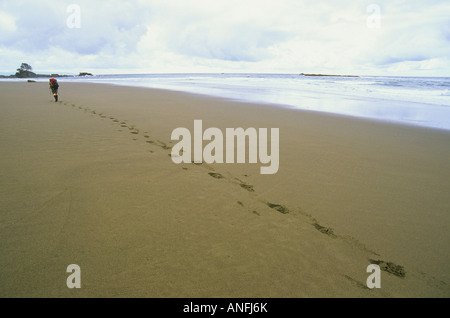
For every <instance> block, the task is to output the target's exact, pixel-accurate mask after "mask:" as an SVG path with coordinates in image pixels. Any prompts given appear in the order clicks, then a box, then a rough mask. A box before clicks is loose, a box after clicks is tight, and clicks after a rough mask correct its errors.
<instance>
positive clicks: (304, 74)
mask: <svg viewBox="0 0 450 318" xmlns="http://www.w3.org/2000/svg"><path fill="white" fill-rule="evenodd" d="M299 75H303V76H333V77H359V76H358V75H332V74H307V73H300V74H299Z"/></svg>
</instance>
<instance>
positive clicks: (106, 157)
mask: <svg viewBox="0 0 450 318" xmlns="http://www.w3.org/2000/svg"><path fill="white" fill-rule="evenodd" d="M45 86H46V83H39V82H36V83H26V82H25V83H8V84H5V83H4V82H0V91H1V96H2V97H0V99H1V101H2V103H1V104H2V105H1V106H0V111H1V112H2V114H1V115H2V116H1V117H0V118H1V119H0V121H1V123H2V128H1V132H2V137H1V139H0V141H1V144H2V147H3V149H4V153H5V155H4V156H3V158H2V159H1V160H2V166H3V167H4V172H3V175H2V181H1V183H0V185H1V188H0V190H1V191H0V193H1V195H2V200H3V201H4V202H6V203H5V205H4V207H3V208H2V218H1V222H0V226H1V227H2V233H1V239H2V242H4V244H2V247H1V251H0V252H1V254H2V255H6V257H5V258H3V259H2V261H1V263H0V268H1V272H2V276H1V278H0V283H1V286H3V287H2V288H0V294H1V295H2V296H4V297H23V296H25V297H28V296H31V297H36V296H37V297H39V296H44V297H47V296H48V297H73V296H74V294H71V293H70V290H68V289H67V287H66V286H65V285H64V282H65V278H66V273H65V272H64V269H63V270H62V271H61V270H60V268H61V266H63V268H65V267H64V265H65V266H67V265H69V264H73V263H75V264H78V263H81V264H79V265H80V267H81V269H82V272H83V273H85V274H83V275H84V276H83V278H82V282H83V283H84V284H85V285H83V286H84V287H83V288H81V289H80V291H79V293H77V294H76V295H78V296H75V297H96V296H106V297H115V296H119V297H120V296H125V297H128V296H130V297H141V296H144V297H282V298H284V297H429V296H430V297H448V295H449V287H448V284H449V283H450V273H449V271H448V266H447V263H446V261H447V255H448V248H447V247H446V246H448V244H446V243H447V242H448V241H449V234H448V231H447V225H448V224H449V216H448V215H447V214H448V213H447V211H448V208H449V206H450V201H449V199H448V198H447V197H448V196H447V193H446V192H447V191H446V189H449V188H450V184H449V182H450V181H449V180H450V175H449V173H450V169H449V163H448V162H447V161H448V160H446V158H448V157H449V156H448V155H449V154H450V153H449V152H450V150H448V144H449V142H450V132H449V131H446V130H440V129H432V128H423V127H416V126H409V125H400V124H392V123H386V122H378V121H374V120H369V119H360V118H353V117H347V116H344V115H335V114H331V115H329V114H324V113H317V112H314V111H304V110H299V109H288V108H286V109H281V108H276V107H273V106H271V105H260V104H258V103H249V102H236V101H232V100H226V99H222V98H215V97H209V96H204V95H197V94H192V93H182V92H174V91H169V90H160V89H152V88H138V87H126V86H113V85H108V84H97V85H91V84H87V83H69V82H66V83H64V86H61V87H60V102H58V103H52V102H50V100H51V96H50V95H48V96H47V95H46V93H47V89H46V87H45ZM195 119H202V120H203V123H204V127H205V128H206V127H217V128H219V129H222V130H223V131H225V128H227V127H244V128H245V127H256V128H271V127H279V128H280V145H279V147H280V169H279V171H278V172H277V173H276V174H275V175H261V174H260V173H259V167H260V165H259V164H257V165H255V164H249V163H245V164H204V163H203V164H202V165H194V164H180V165H176V164H174V163H173V162H172V161H171V158H170V157H169V156H170V149H169V148H170V147H172V146H173V145H174V144H175V142H173V141H171V140H170V134H171V132H172V131H173V130H174V129H175V128H177V127H187V128H188V129H191V131H192V128H193V123H194V120H195ZM218 175H220V176H221V178H216V177H214V176H218ZM245 186H251V187H245ZM249 189H252V190H253V191H251V190H249ZM280 207H282V208H284V209H285V210H283V209H282V208H280ZM282 211H284V212H287V213H284V212H282ZM369 260H375V261H376V260H382V261H384V262H392V263H394V264H396V265H398V266H401V267H403V268H404V270H405V272H406V276H405V277H398V276H396V275H394V274H392V273H386V272H382V288H381V289H379V290H370V289H368V288H365V279H366V278H367V275H368V274H367V273H366V271H365V269H366V267H367V265H369V264H370V261H369ZM108 264H113V265H114V266H108ZM36 266H38V267H37V269H36ZM37 273H39V275H41V276H39V275H38V274H37ZM19 277H21V278H20V279H19ZM61 281H62V282H63V283H62V284H61ZM39 284H40V285H39ZM36 286H40V287H39V288H37V287H36Z"/></svg>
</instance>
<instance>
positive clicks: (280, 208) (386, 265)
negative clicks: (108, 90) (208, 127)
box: [59, 101, 406, 288]
mask: <svg viewBox="0 0 450 318" xmlns="http://www.w3.org/2000/svg"><path fill="white" fill-rule="evenodd" d="M59 103H60V104H61V103H62V104H64V105H66V106H69V107H72V108H73V109H78V110H82V111H84V112H85V113H89V114H91V116H98V117H100V118H102V119H109V120H111V121H112V122H113V123H114V124H117V125H118V126H119V127H120V128H123V129H128V132H129V133H130V134H132V135H136V136H137V135H139V134H141V133H142V136H143V137H144V140H145V142H146V143H147V144H150V145H153V146H157V147H160V148H161V149H162V150H171V149H172V147H170V146H168V145H167V144H166V143H164V142H162V141H160V140H151V139H150V135H149V133H148V132H147V131H143V132H141V131H140V130H139V129H138V128H137V127H136V126H135V125H132V124H130V123H127V121H126V120H123V121H121V120H119V119H117V118H115V117H113V116H107V115H105V114H104V113H99V112H97V111H95V110H93V109H91V108H90V107H88V106H78V105H75V104H70V103H68V102H62V101H60V102H59ZM119 130H120V131H122V129H119ZM133 140H137V138H134V139H133ZM149 152H151V153H153V152H154V151H153V150H149ZM168 155H169V156H171V153H169V154H168ZM192 163H193V164H194V165H196V166H199V167H202V168H205V169H207V170H208V171H209V172H208V175H209V176H211V177H212V178H215V179H220V180H224V181H228V182H230V183H232V184H236V185H238V186H240V187H241V188H242V189H244V190H246V191H248V192H249V193H255V191H256V190H255V189H254V187H253V186H252V185H250V184H248V183H246V182H244V181H242V180H240V179H239V178H236V177H233V176H230V177H225V176H224V175H223V174H221V173H218V172H216V171H215V169H214V168H212V167H211V166H210V165H208V164H206V163H197V162H192ZM182 169H183V170H188V168H186V167H182ZM245 176H247V175H245ZM257 200H259V201H260V202H262V203H263V204H265V205H267V206H268V207H269V208H271V209H273V210H274V211H277V212H279V213H281V214H288V213H290V212H291V211H290V210H289V209H288V208H287V207H286V206H284V205H281V204H278V203H272V202H267V201H264V200H261V199H257ZM237 204H238V205H239V206H241V207H242V208H245V205H244V203H243V202H242V201H237ZM251 212H252V213H253V214H255V215H258V216H260V215H261V214H260V213H259V212H258V211H255V210H253V211H251ZM296 212H298V213H299V214H301V215H303V216H304V217H306V218H307V219H308V220H309V223H310V224H311V225H312V226H313V227H314V228H315V229H316V230H318V231H319V232H321V233H323V234H325V235H327V236H329V237H330V238H333V239H337V238H341V239H344V240H348V237H343V236H339V235H337V234H335V233H334V231H333V229H332V228H329V227H325V226H322V225H321V224H319V223H318V221H317V220H316V219H315V218H313V217H312V216H311V215H310V214H307V213H305V212H303V211H301V210H296ZM356 243H357V244H359V245H360V247H361V248H362V249H364V250H365V251H367V252H370V253H371V254H374V255H377V256H379V255H378V254H377V253H375V252H373V251H371V250H369V249H367V248H365V247H364V246H363V245H362V244H360V243H359V242H357V241H356ZM368 261H369V262H370V263H371V264H378V265H379V266H380V269H381V270H383V271H385V272H387V273H390V274H392V275H395V276H397V277H400V278H404V277H405V276H406V272H405V269H404V268H403V266H401V265H396V264H394V263H392V262H385V261H383V260H374V259H368ZM344 276H345V275H344ZM347 278H350V277H347ZM359 285H361V286H362V287H364V288H366V287H365V285H364V284H359Z"/></svg>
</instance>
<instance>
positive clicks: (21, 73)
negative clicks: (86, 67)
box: [0, 63, 93, 78]
mask: <svg viewBox="0 0 450 318" xmlns="http://www.w3.org/2000/svg"><path fill="white" fill-rule="evenodd" d="M16 71H17V72H16V73H15V74H12V75H0V77H1V78H35V77H73V76H74V75H60V74H36V73H34V72H33V68H32V67H31V65H30V64H28V63H22V64H21V65H20V67H19V68H18V69H17V70H16ZM78 76H93V75H92V74H91V73H88V72H80V73H79V74H78Z"/></svg>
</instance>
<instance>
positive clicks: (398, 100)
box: [37, 73, 450, 130]
mask: <svg viewBox="0 0 450 318" xmlns="http://www.w3.org/2000/svg"><path fill="white" fill-rule="evenodd" d="M37 80H38V81H41V80H43V79H37ZM59 81H60V83H61V84H62V86H61V90H63V89H64V86H63V83H64V82H65V81H76V82H93V83H107V84H115V85H126V86H139V87H150V88H161V89H168V90H176V91H183V92H189V93H197V94H205V95H211V96H217V97H222V98H227V99H233V100H238V101H246V102H257V103H264V104H272V105H276V106H278V107H290V108H298V109H304V110H310V111H319V112H328V113H334V114H341V115H347V116H355V117H361V118H368V119H375V120H381V121H390V122H397V123H402V124H408V125H417V126H422V127H429V128H438V129H445V130H450V77H395V76H359V77H345V76H306V75H301V74H244V73H239V74H230V73H218V74H209V73H208V74H196V73H192V74H129V75H127V74H118V75H97V76H87V77H78V76H76V77H73V78H69V77H64V78H61V79H60V80H59Z"/></svg>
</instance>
